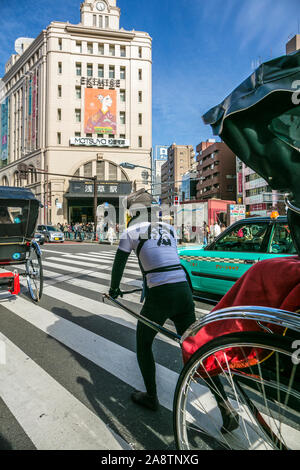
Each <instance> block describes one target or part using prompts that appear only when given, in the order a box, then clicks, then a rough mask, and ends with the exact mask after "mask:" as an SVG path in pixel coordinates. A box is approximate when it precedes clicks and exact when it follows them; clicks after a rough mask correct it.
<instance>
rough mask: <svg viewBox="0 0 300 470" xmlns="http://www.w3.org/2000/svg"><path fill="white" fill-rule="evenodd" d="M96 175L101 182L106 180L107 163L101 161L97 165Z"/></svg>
mask: <svg viewBox="0 0 300 470" xmlns="http://www.w3.org/2000/svg"><path fill="white" fill-rule="evenodd" d="M96 175H97V178H98V179H99V180H105V162H104V161H100V162H97V163H96Z"/></svg>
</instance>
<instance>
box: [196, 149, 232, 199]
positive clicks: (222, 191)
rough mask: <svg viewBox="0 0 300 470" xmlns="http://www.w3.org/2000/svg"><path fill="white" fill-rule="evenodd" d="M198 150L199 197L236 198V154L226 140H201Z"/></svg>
mask: <svg viewBox="0 0 300 470" xmlns="http://www.w3.org/2000/svg"><path fill="white" fill-rule="evenodd" d="M196 150H197V152H198V153H197V161H198V166H197V171H198V179H199V181H198V184H197V199H199V200H206V199H212V198H217V199H224V200H230V201H235V200H236V156H235V154H234V153H233V152H232V151H231V150H230V149H229V147H228V146H227V145H226V144H225V143H224V142H215V141H213V140H209V141H207V142H201V143H200V144H199V145H197V147H196Z"/></svg>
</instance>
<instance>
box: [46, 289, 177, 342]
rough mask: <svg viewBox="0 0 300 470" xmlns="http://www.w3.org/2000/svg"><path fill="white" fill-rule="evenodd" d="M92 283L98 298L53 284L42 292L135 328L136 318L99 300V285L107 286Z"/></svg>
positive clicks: (159, 337) (167, 339) (160, 338)
mask: <svg viewBox="0 0 300 470" xmlns="http://www.w3.org/2000/svg"><path fill="white" fill-rule="evenodd" d="M87 282H88V281H87ZM69 283H70V284H72V283H73V285H76V284H77V282H76V280H74V281H73V282H72V280H70V281H69ZM74 283H75V284H74ZM93 284H95V286H93V290H94V292H95V291H97V290H98V292H99V300H94V299H89V298H88V297H85V296H83V295H80V294H75V293H74V292H69V291H67V290H66V289H62V288H59V287H56V286H55V287H54V286H53V285H52V286H49V285H47V286H46V287H45V289H44V294H45V295H47V296H48V297H52V298H54V299H59V300H61V301H63V302H64V303H65V304H68V305H71V306H76V307H77V308H80V309H81V310H84V311H85V312H88V313H90V314H93V315H97V316H99V317H101V318H105V319H107V320H110V321H112V322H114V323H118V324H122V325H123V326H126V327H129V328H131V329H134V330H135V329H136V324H137V320H135V319H134V318H133V317H132V316H131V315H130V314H129V313H126V312H124V311H123V310H121V309H120V308H118V307H115V306H112V305H111V303H109V301H107V300H106V301H105V303H103V302H101V298H100V297H101V296H100V292H101V287H102V289H103V291H104V292H107V291H108V287H107V286H100V288H99V289H97V287H98V285H97V284H96V283H93ZM89 285H90V283H89ZM90 287H91V285H90ZM96 289H97V290H96ZM126 297H127V296H126ZM136 300H137V299H135V303H136V304H137V303H138V302H137V301H136ZM158 339H159V340H161V341H164V342H167V343H169V344H172V345H173V346H177V343H174V341H172V340H171V339H169V338H167V337H165V336H163V335H160V334H159V335H158Z"/></svg>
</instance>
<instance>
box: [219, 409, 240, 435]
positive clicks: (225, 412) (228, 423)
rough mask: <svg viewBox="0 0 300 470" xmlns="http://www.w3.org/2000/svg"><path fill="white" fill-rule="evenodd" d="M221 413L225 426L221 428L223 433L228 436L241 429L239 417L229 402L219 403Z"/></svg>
mask: <svg viewBox="0 0 300 470" xmlns="http://www.w3.org/2000/svg"><path fill="white" fill-rule="evenodd" d="M218 406H219V409H220V411H221V415H222V419H223V426H222V427H221V433H222V434H226V433H228V432H232V431H234V430H235V429H236V428H238V427H239V415H238V413H237V412H236V411H235V409H234V408H233V407H232V406H231V404H230V403H229V402H223V403H218Z"/></svg>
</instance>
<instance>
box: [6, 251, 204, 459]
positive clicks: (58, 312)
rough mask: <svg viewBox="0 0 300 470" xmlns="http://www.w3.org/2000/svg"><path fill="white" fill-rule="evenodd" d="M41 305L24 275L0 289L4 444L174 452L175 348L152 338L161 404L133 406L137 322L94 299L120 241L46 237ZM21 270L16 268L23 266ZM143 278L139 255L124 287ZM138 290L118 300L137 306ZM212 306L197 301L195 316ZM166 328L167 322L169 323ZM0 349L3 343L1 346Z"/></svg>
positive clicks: (138, 384)
mask: <svg viewBox="0 0 300 470" xmlns="http://www.w3.org/2000/svg"><path fill="white" fill-rule="evenodd" d="M42 250H43V254H42V258H43V269H44V279H45V284H44V293H43V297H42V299H41V301H40V303H39V304H38V305H36V304H34V303H32V301H31V300H30V298H29V296H28V291H27V287H26V284H25V282H23V287H22V292H21V294H20V295H19V296H18V297H15V296H12V295H10V294H8V293H6V292H2V293H1V294H0V352H1V351H2V356H1V355H0V397H1V398H0V449H16V450H17V449H52V450H60V449H110V450H112V449H133V450H139V449H146V450H174V448H175V447H174V438H173V425H172V400H173V394H174V390H175V386H176V382H177V379H178V374H179V373H180V371H181V369H182V359H181V351H180V347H179V346H178V345H177V344H176V343H174V342H172V341H171V340H168V339H167V338H164V337H162V336H161V335H158V336H157V339H156V340H155V343H154V347H153V351H154V355H155V360H156V364H157V383H158V394H159V400H160V403H161V407H160V409H159V411H158V412H151V411H148V410H145V409H143V408H140V407H138V406H136V405H135V404H133V403H132V402H131V400H130V394H131V392H132V391H133V390H134V389H140V390H142V389H143V382H142V379H141V376H140V372H139V368H138V365H137V361H136V355H135V328H136V320H135V319H134V318H133V317H131V316H130V315H129V314H127V313H125V312H124V311H122V310H121V309H119V308H116V307H115V306H112V305H110V304H107V303H106V304H103V303H101V302H100V293H101V292H108V288H109V283H110V273H111V268H112V263H113V258H114V253H115V250H116V247H115V246H113V247H111V246H110V245H99V244H86V243H74V244H68V243H65V244H59V245H58V244H46V245H44V246H43V247H42ZM21 270H22V269H21ZM140 285H141V274H140V271H139V267H138V264H137V260H136V258H135V255H132V257H131V258H130V260H129V262H128V263H127V266H126V271H125V273H124V277H123V283H122V286H121V288H122V289H124V290H126V289H127V290H128V289H131V288H134V287H135V286H140ZM139 297H140V295H139V294H132V295H130V296H128V298H126V300H122V302H124V304H126V305H127V306H129V307H130V308H132V309H133V310H134V311H136V312H139V311H140V309H141V304H140V303H139ZM210 309H211V307H209V306H208V305H206V304H200V303H198V302H197V303H196V314H197V317H201V316H202V315H205V314H206V313H207V312H208V311H209V310H210ZM165 326H167V327H168V328H170V329H172V328H173V325H172V323H171V322H170V323H169V322H168V324H166V325H165ZM1 348H2V349H1Z"/></svg>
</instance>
